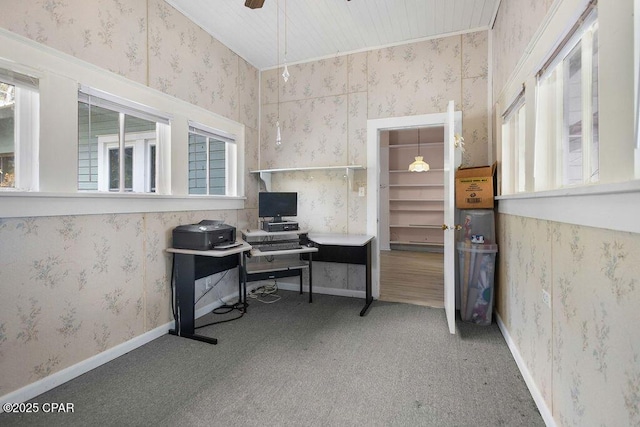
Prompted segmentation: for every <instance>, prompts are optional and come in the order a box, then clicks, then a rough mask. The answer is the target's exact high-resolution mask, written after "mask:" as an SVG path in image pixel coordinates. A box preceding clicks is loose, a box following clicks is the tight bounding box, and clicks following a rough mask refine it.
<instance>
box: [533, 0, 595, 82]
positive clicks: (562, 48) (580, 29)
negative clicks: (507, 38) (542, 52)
mask: <svg viewBox="0 0 640 427" xmlns="http://www.w3.org/2000/svg"><path fill="white" fill-rule="evenodd" d="M597 6H598V1H597V0H591V2H589V4H588V5H587V7H586V9H585V10H584V12H583V13H582V14H581V15H580V18H579V19H578V21H577V22H576V23H575V24H574V26H573V27H571V29H570V30H569V32H568V33H567V34H566V35H565V36H564V38H563V39H562V40H561V41H560V43H558V46H557V47H556V48H555V50H554V51H553V52H552V53H551V55H550V56H549V58H548V59H547V61H546V62H545V63H544V64H543V65H542V67H540V70H539V71H538V72H537V74H536V76H537V77H538V80H539V81H540V80H544V79H545V78H547V77H548V76H549V74H550V72H551V71H553V70H554V69H555V67H556V65H558V64H559V63H560V62H561V61H562V60H564V58H565V57H566V56H567V55H568V54H569V52H570V51H571V49H573V48H574V47H575V45H576V44H577V43H578V41H580V39H581V38H582V36H583V35H584V33H585V32H587V31H588V30H589V29H590V27H591V25H592V24H593V23H594V22H596V20H597V19H598V9H597Z"/></svg>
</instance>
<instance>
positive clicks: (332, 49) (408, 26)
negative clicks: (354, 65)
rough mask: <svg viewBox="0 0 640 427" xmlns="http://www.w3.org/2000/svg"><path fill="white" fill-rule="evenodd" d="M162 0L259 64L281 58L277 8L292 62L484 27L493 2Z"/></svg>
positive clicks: (490, 20)
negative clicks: (255, 6)
mask: <svg viewBox="0 0 640 427" xmlns="http://www.w3.org/2000/svg"><path fill="white" fill-rule="evenodd" d="M165 1H166V2H167V3H169V4H170V5H172V6H173V7H175V8H176V9H178V10H179V11H180V12H182V13H183V14H184V15H185V16H187V18H189V19H191V20H192V21H193V22H195V23H196V24H198V25H199V26H200V27H202V28H203V29H204V30H205V31H207V32H208V33H209V34H211V35H212V36H213V37H215V38H216V39H217V40H219V41H220V42H222V43H224V44H225V45H226V46H227V47H229V48H230V49H232V50H233V51H234V52H236V53H237V54H238V55H240V56H241V57H243V58H244V59H245V60H247V61H248V62H249V63H250V64H252V65H253V66H255V67H257V68H258V69H260V70H263V69H267V68H273V67H275V66H277V65H278V63H280V64H282V63H283V62H285V59H284V56H285V10H286V17H287V19H286V45H287V46H286V51H287V55H286V60H287V62H288V63H296V62H305V61H309V60H312V59H319V58H325V57H328V56H333V55H337V54H345V53H351V52H357V51H362V50H368V49H372V48H377V47H383V46H389V45H394V44H401V43H406V42H408V41H411V40H421V39H425V38H429V37H435V36H439V35H444V34H451V33H460V32H469V31H474V30H486V29H488V28H490V26H491V25H492V23H493V20H494V19H495V15H496V13H497V10H498V6H499V4H500V1H501V0H351V1H347V0H265V2H264V6H263V7H262V8H261V9H249V8H247V7H245V5H244V0H165ZM278 8H279V11H280V13H279V14H278V13H276V11H277V10H278ZM278 21H279V25H278ZM278 28H279V31H278ZM278 39H279V40H278ZM278 41H279V45H280V52H278V50H277V49H276V46H278ZM278 55H279V61H278Z"/></svg>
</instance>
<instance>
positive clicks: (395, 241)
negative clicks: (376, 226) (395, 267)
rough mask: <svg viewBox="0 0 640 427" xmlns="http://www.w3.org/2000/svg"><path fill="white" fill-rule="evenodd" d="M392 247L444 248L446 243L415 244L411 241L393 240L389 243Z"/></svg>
mask: <svg viewBox="0 0 640 427" xmlns="http://www.w3.org/2000/svg"><path fill="white" fill-rule="evenodd" d="M389 243H390V244H392V245H417V246H438V247H443V246H444V243H436V242H414V241H411V240H407V241H404V240H391V241H390V242H389Z"/></svg>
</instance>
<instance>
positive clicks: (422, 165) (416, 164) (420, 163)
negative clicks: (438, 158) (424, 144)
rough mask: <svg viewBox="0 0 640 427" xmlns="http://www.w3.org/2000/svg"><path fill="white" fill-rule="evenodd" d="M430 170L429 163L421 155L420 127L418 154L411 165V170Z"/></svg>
mask: <svg viewBox="0 0 640 427" xmlns="http://www.w3.org/2000/svg"><path fill="white" fill-rule="evenodd" d="M428 170H429V163H427V162H425V161H424V158H423V157H422V156H421V155H420V128H418V155H417V156H416V159H415V160H414V161H413V163H411V164H410V165H409V172H426V171H428Z"/></svg>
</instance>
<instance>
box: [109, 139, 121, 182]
mask: <svg viewBox="0 0 640 427" xmlns="http://www.w3.org/2000/svg"><path fill="white" fill-rule="evenodd" d="M118 189H120V150H119V149H118V148H111V149H110V150H109V190H116V191H117V190H118Z"/></svg>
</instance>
